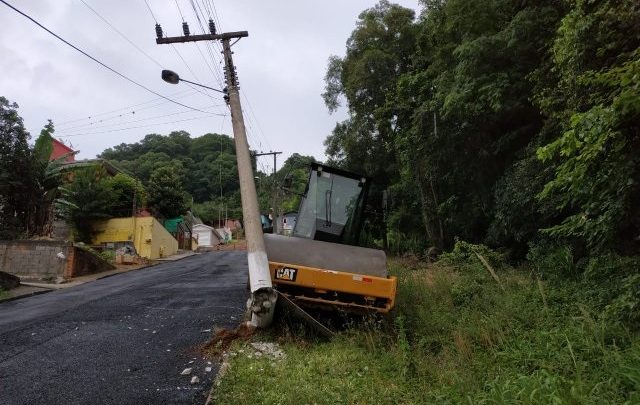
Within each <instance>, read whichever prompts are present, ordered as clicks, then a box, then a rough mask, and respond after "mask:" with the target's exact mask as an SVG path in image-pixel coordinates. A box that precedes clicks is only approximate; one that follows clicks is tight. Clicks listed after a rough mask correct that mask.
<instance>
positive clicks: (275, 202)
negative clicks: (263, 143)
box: [253, 152, 282, 234]
mask: <svg viewBox="0 0 640 405" xmlns="http://www.w3.org/2000/svg"><path fill="white" fill-rule="evenodd" d="M281 153H282V152H266V153H254V154H253V156H255V157H259V156H269V155H273V222H272V224H273V233H274V234H277V233H278V229H279V228H280V227H279V226H278V184H277V183H276V164H277V157H278V155H280V154H281Z"/></svg>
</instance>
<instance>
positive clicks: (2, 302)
mask: <svg viewBox="0 0 640 405" xmlns="http://www.w3.org/2000/svg"><path fill="white" fill-rule="evenodd" d="M51 291H56V290H43V291H34V292H32V293H29V294H24V295H18V296H17V297H11V298H7V299H6V300H0V305H1V304H4V303H5V302H11V301H15V300H19V299H22V298H28V297H34V296H36V295H42V294H46V293H50V292H51Z"/></svg>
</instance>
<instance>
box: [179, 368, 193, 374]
mask: <svg viewBox="0 0 640 405" xmlns="http://www.w3.org/2000/svg"><path fill="white" fill-rule="evenodd" d="M189 374H191V368H185V369H184V370H182V373H180V375H189Z"/></svg>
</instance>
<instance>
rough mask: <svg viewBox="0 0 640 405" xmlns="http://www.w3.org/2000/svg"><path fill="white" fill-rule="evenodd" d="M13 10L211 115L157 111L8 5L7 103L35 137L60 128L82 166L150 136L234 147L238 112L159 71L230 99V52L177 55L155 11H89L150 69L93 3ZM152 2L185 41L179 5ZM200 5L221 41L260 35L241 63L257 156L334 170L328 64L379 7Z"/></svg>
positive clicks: (129, 7)
mask: <svg viewBox="0 0 640 405" xmlns="http://www.w3.org/2000/svg"><path fill="white" fill-rule="evenodd" d="M8 1H9V2H10V3H11V4H13V5H14V6H15V7H17V8H19V9H21V10H22V11H24V12H25V13H27V14H29V15H30V16H32V17H33V18H35V19H36V20H37V21H39V22H40V23H42V24H43V25H45V26H46V27H47V28H49V29H51V30H52V31H54V32H55V33H57V34H58V35H60V36H61V37H63V38H64V39H66V40H68V41H69V42H71V43H73V44H74V45H76V46H78V47H79V48H81V49H83V50H85V51H86V52H88V53H89V54H91V55H92V56H94V57H96V58H97V59H99V60H101V61H102V62H104V63H106V64H107V65H109V66H111V67H112V68H114V69H116V70H118V71H119V72H121V73H123V74H125V75H126V76H128V77H130V78H131V79H133V80H135V81H137V82H139V83H141V84H143V85H145V86H146V87H148V88H150V89H153V90H154V91H156V92H158V93H161V94H163V95H167V96H170V97H172V98H174V99H176V100H177V101H179V102H181V103H184V104H187V105H189V106H192V107H195V108H198V109H201V110H205V111H206V112H208V113H211V114H204V113H202V112H196V111H192V110H188V109H187V108H184V107H180V106H178V105H176V104H172V103H170V102H167V101H166V100H163V99H158V97H157V96H154V95H153V94H151V93H149V92H147V91H145V90H143V89H141V88H139V87H137V86H135V85H133V84H131V83H130V82H128V81H126V80H125V79H123V78H121V77H119V76H117V75H116V74H114V73H112V72H110V71H108V70H107V69H105V68H103V67H101V66H99V65H98V64H96V63H95V62H93V61H91V60H89V59H88V58H86V57H85V56H83V55H82V54H80V53H78V52H76V51H74V50H73V49H71V48H70V47H68V46H66V45H64V44H63V43H62V42H60V41H58V40H57V39H55V38H54V37H53V36H51V35H50V34H48V33H47V32H45V31H43V30H42V29H40V28H39V27H37V26H36V25H34V24H33V23H31V22H30V21H29V20H27V19H26V18H24V17H22V16H20V15H19V14H17V13H16V12H14V11H13V10H11V9H9V8H8V7H6V6H5V5H3V4H0V55H1V56H0V72H1V74H0V95H2V96H4V97H6V98H8V99H9V100H10V101H15V102H17V103H18V104H19V106H20V110H19V111H20V115H21V116H22V117H23V118H24V121H25V125H26V127H27V129H28V130H29V131H30V132H31V134H32V136H33V137H35V136H37V134H38V133H39V131H40V129H41V128H42V126H43V125H44V124H45V123H46V120H47V119H48V118H51V119H53V121H54V124H56V129H57V131H56V136H59V137H61V138H62V139H63V140H64V141H65V142H67V143H69V142H70V143H71V144H72V145H73V147H74V148H75V149H76V150H79V151H80V154H79V158H91V157H94V156H95V155H96V154H98V153H100V152H102V151H103V150H104V149H105V148H108V147H110V146H113V145H117V144H120V143H122V142H126V143H132V142H136V141H139V140H140V139H141V138H143V137H144V135H146V134H149V133H160V134H168V133H169V132H171V131H173V130H180V129H184V130H186V131H188V132H189V133H190V134H191V136H193V137H197V136H200V135H203V134H205V133H207V132H217V133H225V134H230V135H231V121H230V118H229V115H228V109H227V107H226V106H225V105H224V102H223V100H222V99H221V97H220V95H219V94H218V93H213V92H211V93H208V94H204V93H200V92H196V91H195V90H193V89H192V88H190V87H187V86H186V85H184V84H179V85H170V84H167V83H165V82H163V81H162V80H161V79H160V70H161V68H160V67H159V66H158V65H157V64H156V63H155V62H154V61H153V60H155V61H157V62H158V63H159V64H160V65H161V66H162V67H164V68H168V69H172V70H175V71H176V72H178V73H179V74H180V76H181V77H183V78H185V79H189V80H192V81H196V82H201V83H203V84H206V85H209V86H211V87H215V88H219V87H220V86H221V85H220V83H219V79H218V77H219V76H218V73H220V74H221V71H222V69H221V65H220V64H219V62H220V60H221V59H220V55H219V48H218V47H215V48H212V50H214V51H215V53H214V57H215V59H216V62H213V61H212V58H211V57H210V56H209V49H208V48H207V46H206V45H205V43H199V45H197V46H196V45H195V44H194V43H188V44H178V45H176V46H175V50H174V49H172V47H171V45H156V44H155V32H154V24H155V22H154V19H153V17H152V15H151V13H150V12H149V10H148V9H147V6H146V5H145V2H144V0H102V1H99V0H84V1H85V2H86V3H87V4H88V5H89V6H91V7H92V8H93V9H94V10H95V11H97V12H98V13H99V14H100V15H101V16H102V17H103V18H105V19H106V20H108V21H109V22H110V23H111V24H113V26H114V27H115V28H116V29H118V30H119V31H120V32H121V33H122V34H124V35H125V36H126V37H127V38H128V39H129V40H130V41H131V42H133V43H134V44H135V45H137V46H138V47H139V48H140V49H141V50H142V51H143V52H144V53H146V54H147V55H148V56H149V57H147V56H145V54H144V53H143V52H141V51H140V50H137V49H136V48H135V47H134V46H132V45H131V44H130V43H128V42H127V41H126V40H125V39H123V38H122V37H121V36H120V35H118V34H117V33H116V32H115V31H114V30H113V29H112V28H111V27H109V26H108V25H107V24H106V23H105V22H104V21H102V20H101V19H100V18H99V17H98V16H97V15H96V14H94V13H93V12H92V11H91V10H90V9H89V8H88V7H87V6H86V5H85V4H83V2H82V0H48V1H46V0H41V1H17V0H8ZM148 2H149V5H150V7H151V11H152V12H153V14H155V18H157V20H158V22H159V23H160V24H161V25H162V28H163V30H164V32H165V35H167V36H178V35H182V28H181V23H182V18H181V16H180V13H179V11H178V7H177V6H176V1H174V0H162V1H161V0H148ZM395 2H396V3H399V4H401V5H403V6H405V7H410V8H413V9H414V10H417V9H418V7H419V6H418V0H399V1H395ZM195 3H196V4H197V5H199V6H200V7H201V9H202V11H203V13H204V14H207V12H208V10H213V9H212V8H210V6H211V5H213V6H215V11H216V12H217V17H218V18H219V21H220V25H221V26H220V27H219V32H220V31H239V30H247V31H249V37H248V38H244V39H242V40H241V41H240V42H238V43H237V44H236V45H235V46H234V52H235V53H234V58H235V60H234V62H235V64H236V66H237V71H238V78H239V81H240V86H241V90H240V91H241V94H242V99H241V101H242V103H243V109H244V110H245V122H246V124H247V130H248V132H249V143H250V145H251V147H252V148H253V149H255V150H258V151H268V150H278V151H283V152H284V155H285V156H284V157H287V156H289V155H290V154H292V153H295V152H297V153H300V154H304V155H313V156H315V157H316V158H319V159H324V147H323V141H324V139H325V138H326V136H327V135H328V134H329V133H330V132H331V130H332V129H333V127H334V126H335V123H336V121H339V120H341V119H343V118H344V111H339V112H338V113H334V114H333V115H329V113H328V111H327V109H326V107H325V106H324V103H323V101H322V98H321V97H320V94H321V93H322V91H323V87H324V82H323V78H324V74H325V69H326V65H327V58H328V57H329V56H330V55H340V56H342V55H344V51H345V42H346V40H347V38H348V36H349V34H350V33H351V31H352V30H353V29H354V27H355V22H356V19H357V16H358V14H359V13H360V12H361V11H362V10H364V9H366V8H369V7H372V6H373V5H375V3H376V1H373V0H349V1H345V0H325V1H314V2H311V1H293V0H289V1H258V0H253V1H249V0H215V1H213V2H212V1H206V0H198V1H196V2H195ZM177 4H178V5H179V7H180V9H181V12H182V14H183V15H184V18H185V20H186V21H187V22H188V23H189V26H190V28H191V32H192V33H199V32H200V29H199V26H198V22H197V19H196V17H195V14H194V11H193V8H192V5H191V1H189V0H177ZM207 18H208V17H207ZM176 50H177V52H176ZM178 53H179V54H180V55H181V56H182V57H183V58H184V60H185V61H186V64H187V65H188V67H187V66H185V63H183V61H182V60H181V59H180V56H179V55H178ZM201 53H202V55H201ZM203 55H204V57H203ZM152 59H153V60H152ZM189 69H191V71H190V70H189ZM152 100H153V101H152ZM143 103H144V104H143ZM114 110H117V111H115V112H112V111H114ZM134 112H135V113H134ZM89 117H91V118H89ZM176 121H179V122H176ZM133 127H136V128H133ZM69 135H72V136H69ZM263 159H264V162H263V163H262V165H263V167H264V168H267V169H268V168H269V167H270V165H269V160H268V159H267V158H263ZM279 165H280V163H279Z"/></svg>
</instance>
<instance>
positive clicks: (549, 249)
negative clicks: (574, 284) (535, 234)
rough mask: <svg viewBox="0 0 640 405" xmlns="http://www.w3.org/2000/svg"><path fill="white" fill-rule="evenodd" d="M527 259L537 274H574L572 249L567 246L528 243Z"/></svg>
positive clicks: (543, 275)
mask: <svg viewBox="0 0 640 405" xmlns="http://www.w3.org/2000/svg"><path fill="white" fill-rule="evenodd" d="M527 260H528V261H529V263H530V264H531V266H532V267H533V268H534V269H535V270H536V272H537V273H538V275H539V276H541V277H546V276H569V275H575V273H576V266H575V264H574V260H573V251H572V250H571V248H569V247H568V246H553V245H548V244H535V243H533V244H530V245H529V252H528V253H527Z"/></svg>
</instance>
